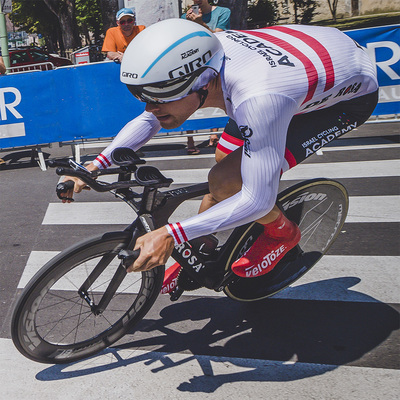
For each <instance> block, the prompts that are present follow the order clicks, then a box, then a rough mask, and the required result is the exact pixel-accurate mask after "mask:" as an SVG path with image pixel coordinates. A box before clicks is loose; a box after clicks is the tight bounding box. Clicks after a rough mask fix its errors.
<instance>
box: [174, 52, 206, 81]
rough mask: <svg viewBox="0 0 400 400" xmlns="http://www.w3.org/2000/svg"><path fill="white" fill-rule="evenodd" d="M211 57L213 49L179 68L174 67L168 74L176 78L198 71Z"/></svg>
mask: <svg viewBox="0 0 400 400" xmlns="http://www.w3.org/2000/svg"><path fill="white" fill-rule="evenodd" d="M211 58H212V54H211V51H210V50H209V51H207V52H206V53H204V54H203V55H202V56H201V57H198V58H196V59H195V60H193V61H190V62H189V63H187V64H183V65H181V66H179V67H178V68H174V69H172V70H171V71H169V72H168V76H169V77H170V78H171V79H174V78H180V77H182V76H185V75H189V74H191V73H192V72H194V71H197V70H198V69H199V68H201V67H202V66H204V65H205V64H206V63H207V61H208V60H210V59H211Z"/></svg>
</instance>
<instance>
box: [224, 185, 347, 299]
mask: <svg viewBox="0 0 400 400" xmlns="http://www.w3.org/2000/svg"><path fill="white" fill-rule="evenodd" d="M277 204H278V206H279V207H280V208H281V209H282V210H283V211H284V212H285V214H286V216H287V217H288V218H289V219H290V220H292V221H294V222H296V224H297V225H299V227H300V230H301V232H302V237H301V240H300V243H299V245H298V246H299V247H300V249H301V251H302V252H303V254H302V255H301V257H299V256H295V257H294V256H293V253H292V254H291V252H289V253H288V254H287V255H286V256H285V257H284V258H283V259H282V260H281V261H280V262H279V263H278V265H277V266H276V267H275V268H274V269H273V270H272V271H271V272H270V273H268V274H265V275H262V276H260V277H257V278H239V277H237V279H234V280H233V281H232V283H231V284H229V285H228V286H226V287H225V289H224V292H225V294H226V295H227V296H228V297H230V298H232V299H234V300H239V301H258V300H262V299H265V298H267V297H270V296H273V295H274V294H276V293H278V292H280V291H281V290H283V289H285V288H286V287H288V286H289V285H291V284H292V283H293V282H295V281H296V280H297V279H299V278H300V277H302V276H303V275H304V274H305V273H307V272H308V271H309V270H310V269H311V268H312V267H313V266H314V265H315V264H316V263H317V262H318V261H319V260H320V258H321V257H322V256H323V255H324V254H325V253H326V252H327V251H328V250H329V248H330V246H331V245H332V244H333V242H334V241H335V240H336V238H337V236H338V235H339V233H340V231H341V229H342V227H343V225H344V222H345V219H346V216H347V211H348V204H349V200H348V194H347V191H346V188H345V187H344V186H343V185H342V184H340V183H339V182H336V181H334V180H329V179H321V178H320V179H313V180H309V181H305V182H301V183H299V184H297V185H295V186H292V187H290V188H288V189H286V190H284V191H283V192H282V193H280V194H279V195H278V200H277ZM259 226H260V225H259V224H257V223H253V224H252V225H250V226H249V227H248V228H247V230H246V231H245V232H244V233H243V234H242V236H241V237H240V239H239V240H238V241H237V245H236V246H235V248H234V249H233V251H232V253H231V254H230V256H229V258H228V261H227V263H226V265H225V270H228V269H230V266H231V265H232V263H233V262H234V261H235V260H237V259H238V258H240V257H241V255H242V254H244V253H245V252H246V251H247V250H248V249H249V248H250V246H251V245H252V244H253V243H254V240H255V239H254V236H258V233H257V232H259ZM310 239H312V240H310ZM293 252H296V254H298V253H297V250H296V251H295V250H294V251H293Z"/></svg>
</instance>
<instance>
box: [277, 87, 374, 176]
mask: <svg viewBox="0 0 400 400" xmlns="http://www.w3.org/2000/svg"><path fill="white" fill-rule="evenodd" d="M377 101H378V92H377V91H376V92H374V93H370V94H367V95H364V96H360V97H357V98H355V99H352V100H348V101H342V102H340V103H338V104H335V105H333V106H331V107H328V108H326V109H323V110H318V111H313V112H310V113H307V114H301V115H296V116H294V117H293V119H292V121H291V122H290V125H289V129H288V134H287V139H286V153H285V159H286V162H287V165H286V168H284V170H285V171H286V170H288V169H289V168H292V167H294V166H295V165H297V164H299V163H301V162H302V161H304V160H305V159H306V158H307V157H309V156H310V155H312V154H314V153H316V152H317V151H318V150H319V149H320V148H322V147H323V146H325V145H327V144H328V143H330V142H331V141H332V140H334V139H336V138H338V137H340V136H342V135H344V134H345V133H347V132H350V131H351V130H353V129H354V128H358V127H359V126H360V125H362V124H363V123H364V122H365V121H366V120H367V119H368V118H369V117H370V116H371V114H372V112H373V110H374V108H375V107H376V104H377Z"/></svg>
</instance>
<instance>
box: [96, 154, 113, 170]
mask: <svg viewBox="0 0 400 400" xmlns="http://www.w3.org/2000/svg"><path fill="white" fill-rule="evenodd" d="M96 159H97V161H98V162H99V163H101V165H102V166H103V167H104V168H107V167H109V166H111V163H110V161H109V160H108V158H107V157H106V156H105V155H104V154H101V153H100V154H99V155H98V156H97V158H96ZM102 159H103V160H104V162H105V164H104V163H103V161H102Z"/></svg>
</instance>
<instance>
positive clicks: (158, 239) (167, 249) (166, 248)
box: [127, 227, 174, 272]
mask: <svg viewBox="0 0 400 400" xmlns="http://www.w3.org/2000/svg"><path fill="white" fill-rule="evenodd" d="M138 249H139V250H140V255H139V257H138V258H137V259H136V261H135V262H134V263H133V265H131V266H130V267H129V268H127V271H128V272H139V271H148V270H150V269H152V268H154V267H158V266H159V265H164V264H165V263H166V262H167V260H168V258H169V257H170V256H171V254H172V251H173V250H174V239H173V237H172V236H171V235H170V234H169V233H168V231H167V228H165V227H162V228H159V229H157V230H155V231H152V232H149V233H146V234H145V235H144V236H141V237H139V238H138V239H137V240H136V245H135V248H134V250H138Z"/></svg>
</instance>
